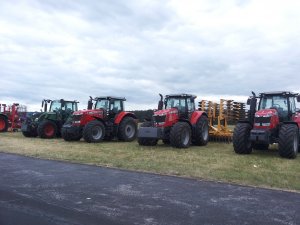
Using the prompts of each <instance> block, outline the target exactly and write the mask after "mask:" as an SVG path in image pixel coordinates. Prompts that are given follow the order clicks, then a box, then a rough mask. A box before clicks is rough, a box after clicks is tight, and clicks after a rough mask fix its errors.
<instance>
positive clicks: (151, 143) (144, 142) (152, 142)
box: [138, 121, 158, 146]
mask: <svg viewBox="0 0 300 225" xmlns="http://www.w3.org/2000/svg"><path fill="white" fill-rule="evenodd" d="M151 125H152V124H151V122H148V121H147V122H144V123H142V124H141V127H151ZM157 142H158V139H155V138H138V143H139V145H145V146H155V145H157Z"/></svg>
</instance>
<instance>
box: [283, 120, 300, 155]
mask: <svg viewBox="0 0 300 225" xmlns="http://www.w3.org/2000/svg"><path fill="white" fill-rule="evenodd" d="M298 148H299V131H298V127H297V126H296V125H294V124H283V125H282V126H281V128H280V130H279V141H278V151H279V155H280V156H281V157H283V158H288V159H294V158H296V157H297V153H298Z"/></svg>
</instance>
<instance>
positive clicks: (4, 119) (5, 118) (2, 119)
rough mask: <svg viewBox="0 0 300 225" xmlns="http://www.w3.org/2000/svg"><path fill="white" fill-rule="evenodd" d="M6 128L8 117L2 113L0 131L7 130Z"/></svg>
mask: <svg viewBox="0 0 300 225" xmlns="http://www.w3.org/2000/svg"><path fill="white" fill-rule="evenodd" d="M7 130H8V119H7V117H6V116H4V115H0V132H7Z"/></svg>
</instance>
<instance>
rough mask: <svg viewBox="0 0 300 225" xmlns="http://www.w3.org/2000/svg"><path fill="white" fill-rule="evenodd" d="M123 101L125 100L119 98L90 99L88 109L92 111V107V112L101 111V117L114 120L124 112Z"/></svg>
mask: <svg viewBox="0 0 300 225" xmlns="http://www.w3.org/2000/svg"><path fill="white" fill-rule="evenodd" d="M124 101H126V99H125V98H120V97H111V96H107V97H96V98H94V99H93V98H92V97H90V100H89V102H88V109H89V110H92V108H93V106H94V110H103V111H104V113H103V117H106V116H107V117H109V118H114V117H115V116H116V115H117V114H118V113H120V112H122V111H124Z"/></svg>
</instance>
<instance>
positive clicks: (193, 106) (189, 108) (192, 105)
mask: <svg viewBox="0 0 300 225" xmlns="http://www.w3.org/2000/svg"><path fill="white" fill-rule="evenodd" d="M187 106H188V111H189V112H192V111H194V109H195V103H194V100H192V101H191V99H189V98H188V99H187Z"/></svg>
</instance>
